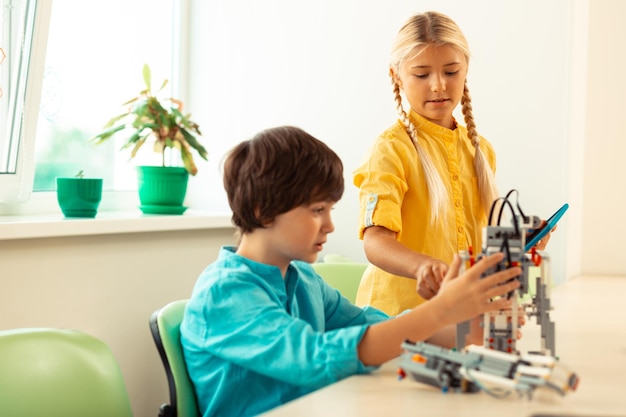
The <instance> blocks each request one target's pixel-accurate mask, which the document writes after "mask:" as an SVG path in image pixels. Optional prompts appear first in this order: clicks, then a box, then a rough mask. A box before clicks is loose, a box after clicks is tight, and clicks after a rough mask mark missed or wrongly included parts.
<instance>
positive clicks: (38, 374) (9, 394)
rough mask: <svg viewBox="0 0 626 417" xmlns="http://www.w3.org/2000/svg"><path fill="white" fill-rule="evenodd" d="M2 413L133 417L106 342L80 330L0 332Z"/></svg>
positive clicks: (19, 416) (12, 416)
mask: <svg viewBox="0 0 626 417" xmlns="http://www.w3.org/2000/svg"><path fill="white" fill-rule="evenodd" d="M0 416H6V417H38V416H46V417H87V416H89V417H112V416H115V417H132V409H131V406H130V400H129V397H128V392H127V391H126V386H125V384H124V379H123V376H122V373H121V370H120V368H119V365H118V363H117V361H116V359H115V357H114V356H113V353H112V352H111V350H110V349H109V348H108V346H107V345H106V344H104V343H103V342H102V341H100V340H98V339H96V338H95V337H92V336H89V335H87V334H85V333H82V332H80V331H76V330H67V329H52V328H25V329H13V330H3V331H0Z"/></svg>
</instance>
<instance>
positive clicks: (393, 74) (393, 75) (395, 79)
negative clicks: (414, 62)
mask: <svg viewBox="0 0 626 417" xmlns="http://www.w3.org/2000/svg"><path fill="white" fill-rule="evenodd" d="M389 76H390V77H391V79H392V80H393V82H394V83H396V84H397V85H398V87H400V89H401V90H402V80H401V79H400V77H398V74H396V72H395V71H394V69H393V68H392V67H389Z"/></svg>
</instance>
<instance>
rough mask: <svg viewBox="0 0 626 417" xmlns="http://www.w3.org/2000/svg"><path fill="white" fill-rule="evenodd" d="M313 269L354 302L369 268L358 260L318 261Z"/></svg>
mask: <svg viewBox="0 0 626 417" xmlns="http://www.w3.org/2000/svg"><path fill="white" fill-rule="evenodd" d="M312 265H313V269H315V272H317V273H318V274H319V275H320V276H321V277H322V278H323V279H324V281H326V282H327V283H328V284H329V285H330V286H331V287H334V288H336V289H337V290H339V292H340V293H341V295H343V296H344V297H346V298H347V299H348V300H350V301H351V302H352V303H354V302H355V300H356V293H357V290H358V289H359V284H360V282H361V276H363V272H365V269H366V268H367V264H365V263H358V262H343V261H339V262H316V263H314V264H312Z"/></svg>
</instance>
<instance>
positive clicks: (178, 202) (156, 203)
mask: <svg viewBox="0 0 626 417" xmlns="http://www.w3.org/2000/svg"><path fill="white" fill-rule="evenodd" d="M137 179H138V189H139V202H140V203H141V205H140V206H139V208H140V209H141V211H142V212H144V213H146V214H182V213H183V212H184V211H185V210H186V209H187V207H185V206H183V202H184V201H185V195H186V194H187V182H188V179H189V173H188V172H187V170H186V169H185V168H182V167H160V166H138V167H137Z"/></svg>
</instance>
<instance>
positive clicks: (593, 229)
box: [581, 0, 626, 275]
mask: <svg viewBox="0 0 626 417" xmlns="http://www.w3.org/2000/svg"><path fill="white" fill-rule="evenodd" d="M589 4H590V8H589V40H588V42H589V58H588V87H587V88H588V92H587V100H586V103H587V109H586V126H584V128H585V137H586V141H585V148H584V155H585V156H584V164H585V165H584V167H583V169H582V170H581V171H582V172H583V181H582V184H581V188H582V190H583V193H584V201H583V203H584V204H583V213H582V216H581V220H582V222H581V229H582V233H583V239H582V251H581V255H584V256H581V258H582V273H592V272H593V273H599V274H608V275H624V274H625V273H626V256H624V252H623V250H624V243H623V236H624V235H626V222H624V220H623V219H624V213H626V185H625V184H624V180H625V178H626V163H625V161H624V155H626V131H625V130H624V127H623V121H624V119H622V117H623V116H624V108H625V107H624V97H626V77H625V76H624V72H623V68H624V67H625V66H626V49H625V48H624V45H623V42H624V39H626V26H625V25H624V19H623V17H624V16H626V2H623V1H620V0H603V1H600V2H597V1H596V0H594V1H590V2H589Z"/></svg>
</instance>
